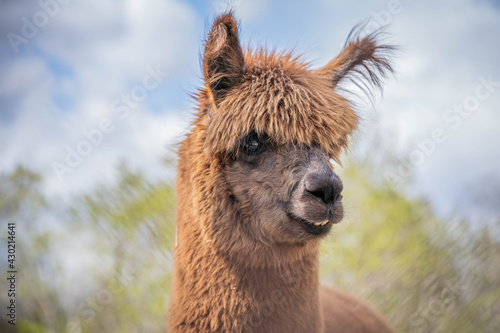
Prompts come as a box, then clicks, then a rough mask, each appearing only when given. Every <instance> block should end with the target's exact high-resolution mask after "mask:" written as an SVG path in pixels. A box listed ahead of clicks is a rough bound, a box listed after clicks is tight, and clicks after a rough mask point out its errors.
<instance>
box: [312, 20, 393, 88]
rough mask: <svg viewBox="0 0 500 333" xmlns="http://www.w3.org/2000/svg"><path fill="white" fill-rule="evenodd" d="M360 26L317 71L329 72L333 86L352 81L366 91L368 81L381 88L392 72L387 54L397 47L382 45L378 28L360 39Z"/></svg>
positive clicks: (327, 73) (326, 73)
mask: <svg viewBox="0 0 500 333" xmlns="http://www.w3.org/2000/svg"><path fill="white" fill-rule="evenodd" d="M360 28H363V26H361V27H355V28H354V29H353V30H352V31H351V33H350V34H349V37H348V38H347V41H346V43H345V45H344V49H343V50H342V52H341V53H340V54H339V55H338V56H337V57H336V58H335V59H333V60H332V61H330V62H329V63H328V64H327V65H326V66H325V67H323V68H321V69H319V70H318V71H319V72H321V73H323V74H325V75H327V76H329V77H330V80H331V82H332V84H333V87H336V86H337V85H338V84H339V83H341V82H344V81H351V82H352V83H354V84H355V85H357V86H358V87H359V88H361V89H362V90H363V91H365V92H367V91H368V92H369V91H370V90H369V86H368V85H367V84H369V85H371V86H373V87H375V88H378V89H380V88H381V87H382V79H383V78H384V77H385V76H386V75H387V74H388V73H392V72H393V68H392V66H391V62H390V60H389V57H390V55H391V54H392V53H393V52H394V51H395V50H396V49H397V47H396V46H393V45H381V44H379V43H378V41H377V37H378V35H379V34H380V31H375V32H374V33H372V34H370V35H368V36H366V37H364V38H362V39H360V38H359V33H360V31H359V30H360Z"/></svg>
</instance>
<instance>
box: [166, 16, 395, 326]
mask: <svg viewBox="0 0 500 333" xmlns="http://www.w3.org/2000/svg"><path fill="white" fill-rule="evenodd" d="M375 37H376V36H375V35H370V36H368V37H366V38H364V39H359V38H358V37H351V38H350V39H349V40H348V43H347V44H346V46H345V48H344V50H343V51H342V53H341V54H340V55H339V56H337V57H336V58H335V59H334V60H333V61H331V62H330V63H328V64H327V65H326V66H325V67H324V68H322V69H320V70H316V71H312V70H310V69H308V67H307V65H306V64H304V63H301V62H300V61H299V59H298V58H295V57H293V56H292V55H291V54H290V53H278V54H277V53H274V52H267V51H264V50H260V51H256V52H251V51H247V52H246V53H243V51H242V48H241V46H240V42H239V38H238V27H237V23H236V21H235V19H234V18H233V16H232V14H225V15H222V16H220V17H219V18H217V19H216V21H215V22H214V24H213V27H212V30H211V32H210V34H209V36H208V39H207V41H206V44H205V53H204V58H203V74H204V79H205V86H204V87H203V88H202V89H201V90H200V92H199V95H198V100H199V110H198V113H197V116H196V120H195V121H194V124H193V129H192V131H191V132H190V133H189V134H188V135H187V138H186V139H185V140H184V141H183V142H182V144H181V146H180V148H179V168H178V180H177V195H178V204H177V220H176V227H177V231H176V232H177V234H176V245H175V254H174V258H175V259H174V263H175V264H174V276H173V292H172V299H171V302H170V313H169V320H168V328H169V331H170V332H286V333H288V332H339V333H343V332H347V333H349V332H391V329H390V328H389V326H388V325H387V324H386V323H385V321H384V320H383V319H382V318H381V317H379V315H377V314H376V313H375V312H374V311H373V310H371V309H370V308H369V307H368V306H367V305H366V304H364V303H363V302H361V301H359V300H357V299H356V298H354V297H353V296H350V295H348V294H345V293H343V292H341V291H338V290H333V289H329V288H325V287H322V286H320V284H319V277H318V265H319V260H318V256H319V244H320V240H321V239H322V238H323V237H324V236H325V235H326V234H327V233H328V231H329V230H330V228H331V227H332V225H333V224H335V223H338V222H339V221H340V220H341V219H342V216H343V210H342V202H341V199H342V195H341V194H340V193H341V191H342V182H341V181H340V179H339V178H338V177H337V175H336V174H335V173H334V172H333V170H332V166H331V163H330V160H331V159H334V160H337V159H338V157H339V154H340V153H341V151H342V150H343V149H345V148H346V145H347V143H348V139H349V137H350V135H351V133H352V132H353V131H354V130H355V128H356V126H357V123H358V117H357V115H356V113H355V112H354V111H353V109H352V107H351V103H350V102H349V101H348V100H347V99H346V98H344V97H342V96H340V95H339V94H338V93H337V92H336V90H338V88H336V86H337V84H338V83H339V82H341V81H343V80H346V78H347V77H351V78H353V79H355V78H356V77H357V78H358V79H360V80H365V82H369V83H372V84H374V85H375V86H379V85H380V77H382V76H384V74H385V73H386V72H390V71H391V67H390V64H389V63H388V61H387V60H386V58H385V57H384V54H385V53H386V52H387V51H390V50H391V49H392V48H391V47H390V46H381V45H377V44H376V39H375ZM352 74H356V75H355V76H354V77H353V76H352Z"/></svg>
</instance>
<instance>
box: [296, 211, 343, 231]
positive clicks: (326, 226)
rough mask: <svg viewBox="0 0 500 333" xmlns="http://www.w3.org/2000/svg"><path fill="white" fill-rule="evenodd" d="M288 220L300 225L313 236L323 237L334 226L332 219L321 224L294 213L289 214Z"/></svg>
mask: <svg viewBox="0 0 500 333" xmlns="http://www.w3.org/2000/svg"><path fill="white" fill-rule="evenodd" d="M288 218H289V219H290V220H292V221H294V222H295V223H298V224H299V225H300V226H301V227H302V228H303V229H304V230H305V231H306V232H307V233H309V234H313V235H322V234H325V233H327V232H328V231H329V230H330V228H331V226H332V224H333V223H332V220H330V219H327V220H324V221H319V222H312V221H308V220H306V219H303V218H301V217H299V216H297V215H295V214H293V213H289V214H288Z"/></svg>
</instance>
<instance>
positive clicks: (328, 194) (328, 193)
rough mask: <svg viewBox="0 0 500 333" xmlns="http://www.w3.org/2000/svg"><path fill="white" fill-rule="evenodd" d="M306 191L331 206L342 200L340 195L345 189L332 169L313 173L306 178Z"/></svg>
mask: <svg viewBox="0 0 500 333" xmlns="http://www.w3.org/2000/svg"><path fill="white" fill-rule="evenodd" d="M304 185H305V190H306V191H307V192H308V193H309V194H311V195H313V196H314V197H316V198H318V199H320V200H321V201H322V202H323V203H325V204H327V205H330V204H334V203H335V202H337V201H338V200H340V199H342V195H341V194H340V193H341V192H342V190H343V188H344V186H343V185H342V181H341V180H340V178H339V177H338V176H337V175H336V174H335V173H334V172H333V171H332V170H330V169H328V170H327V171H323V172H311V173H308V174H307V175H306V178H305V184H304Z"/></svg>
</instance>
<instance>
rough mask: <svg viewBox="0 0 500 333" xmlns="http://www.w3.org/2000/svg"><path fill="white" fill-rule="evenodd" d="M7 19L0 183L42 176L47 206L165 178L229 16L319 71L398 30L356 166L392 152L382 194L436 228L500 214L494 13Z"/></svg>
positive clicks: (158, 1)
mask: <svg viewBox="0 0 500 333" xmlns="http://www.w3.org/2000/svg"><path fill="white" fill-rule="evenodd" d="M0 7H1V10H0V35H1V41H0V73H1V74H2V75H0V172H10V171H12V170H13V169H14V168H15V167H16V166H18V165H24V166H27V167H29V168H30V169H33V170H35V171H37V172H40V173H41V174H43V175H44V179H45V180H44V190H45V191H46V193H47V194H48V195H53V196H63V197H64V196H71V195H76V194H78V193H81V192H82V191H86V190H89V189H91V188H93V186H95V184H96V183H98V182H104V183H106V182H110V181H112V180H113V179H114V177H116V167H117V165H119V164H120V163H121V161H124V162H126V163H127V164H128V165H129V166H130V167H131V168H132V169H133V170H139V171H141V172H143V173H144V174H145V175H147V176H148V177H150V178H151V179H166V178H168V177H171V173H169V170H168V168H165V166H164V165H163V164H162V159H163V158H164V157H165V156H166V155H167V154H172V153H173V152H174V151H175V148H174V147H175V144H176V143H178V142H179V141H180V140H182V136H183V134H184V133H186V131H188V129H189V122H190V121H191V120H192V118H193V113H194V112H195V108H196V104H195V102H194V101H193V99H192V98H191V97H190V94H191V93H193V92H196V90H197V88H198V87H199V86H200V85H201V84H202V83H203V81H202V75H201V67H200V55H201V53H202V50H203V41H204V39H205V38H206V34H207V32H208V31H209V28H210V23H211V21H212V20H213V19H214V17H215V16H216V15H217V14H218V13H221V12H223V11H225V10H227V9H233V10H234V12H235V15H236V16H237V18H238V19H239V21H240V29H241V41H242V44H243V45H244V46H250V47H255V46H258V45H264V46H267V47H270V48H276V49H278V50H283V49H287V50H289V49H293V50H295V51H296V53H297V54H301V55H303V59H304V60H306V61H308V62H310V63H311V67H312V68H319V67H321V66H322V65H324V64H326V63H327V62H328V61H329V60H331V59H333V58H334V57H335V56H336V55H337V54H338V53H339V52H340V50H341V48H342V46H343V44H344V41H345V38H346V37H347V35H348V33H349V31H350V30H351V28H352V27H353V26H354V25H355V24H357V23H358V22H360V21H363V20H366V19H370V23H369V24H368V27H369V28H373V29H376V28H378V27H380V26H384V25H388V27H387V32H388V37H387V41H388V42H390V43H394V44H397V45H400V46H401V51H400V52H399V53H398V55H397V57H396V58H395V59H394V66H395V69H396V75H395V77H393V78H388V79H387V80H386V84H385V89H384V93H383V96H381V95H378V96H377V97H376V98H375V102H374V103H373V105H372V104H369V103H366V105H365V104H363V105H362V107H361V109H360V110H359V112H360V114H361V115H362V117H363V121H362V126H361V129H360V131H359V132H358V134H357V137H358V138H360V139H359V140H357V141H356V142H357V144H358V146H357V147H354V148H353V149H352V151H353V152H352V153H353V154H368V155H369V154H370V152H371V151H370V149H366V148H363V147H370V145H369V144H366V142H368V141H370V140H373V138H374V137H380V138H382V141H383V142H386V143H388V146H389V147H390V148H391V153H394V154H395V156H397V161H398V162H397V163H392V164H391V165H388V166H387V169H386V170H385V171H384V172H383V174H381V175H380V177H381V179H388V180H390V181H391V182H392V183H394V184H396V186H410V187H411V188H412V189H413V190H414V191H415V192H416V193H418V194H419V195H422V196H425V197H427V198H429V200H430V201H431V202H432V203H433V206H434V207H435V208H436V210H437V211H438V213H440V214H443V215H446V214H451V213H458V214H464V215H468V214H469V215H470V214H472V215H474V214H478V215H481V214H484V213H485V212H486V213H487V212H488V209H489V208H488V207H490V208H491V203H493V205H494V206H498V204H497V203H500V190H499V189H500V131H499V130H498V127H499V125H500V110H499V108H500V68H499V66H498V59H500V43H499V42H498V40H500V5H499V2H498V1H493V0H492V1H486V0H477V1H466V0H455V1H451V0H443V1H428V0H419V1H411V0H401V1H395V0H390V1H356V2H354V1H345V0H339V1H331V0H311V1H307V2H306V1H284V0H283V1H281V0H279V1H271V0H252V1H250V0H214V1H201V0H200V1H194V0H191V1H181V0H142V1H138V0H123V1H118V0H107V1H97V0H86V1H84V0H41V1H17V0H4V1H2V2H1V3H0ZM363 140H365V144H363ZM486 185H487V186H486ZM490 185H497V186H496V190H495V186H492V187H491V186H490ZM491 188H493V189H491ZM485 195H486V199H484V197H485ZM478 198H479V199H478ZM478 201H479V204H477V202H478ZM481 201H485V202H486V203H485V204H484V205H483V204H482V202H481ZM471 202H474V203H475V204H474V205H471ZM488 205H490V206H488ZM496 212H498V210H497V211H496Z"/></svg>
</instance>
